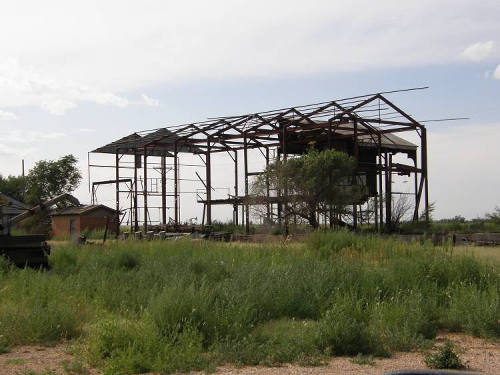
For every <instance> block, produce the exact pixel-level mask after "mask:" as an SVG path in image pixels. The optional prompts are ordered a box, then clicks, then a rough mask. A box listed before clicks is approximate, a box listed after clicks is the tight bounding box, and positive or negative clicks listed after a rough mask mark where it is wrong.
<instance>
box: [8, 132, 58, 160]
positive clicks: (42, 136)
mask: <svg viewBox="0 0 500 375" xmlns="http://www.w3.org/2000/svg"><path fill="white" fill-rule="evenodd" d="M65 136H66V135H65V134H64V133H61V132H40V131H35V130H24V129H2V128H0V154H1V155H16V156H21V157H24V156H26V155H30V154H35V153H39V152H40V149H43V148H44V147H47V142H51V141H58V140H59V139H61V138H64V137H65Z"/></svg>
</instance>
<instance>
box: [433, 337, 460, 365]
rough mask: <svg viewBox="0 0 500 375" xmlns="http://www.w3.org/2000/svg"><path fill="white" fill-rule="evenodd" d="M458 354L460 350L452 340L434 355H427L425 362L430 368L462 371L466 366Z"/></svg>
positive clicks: (446, 342)
mask: <svg viewBox="0 0 500 375" xmlns="http://www.w3.org/2000/svg"><path fill="white" fill-rule="evenodd" d="M458 352H459V348H458V347H457V346H456V345H454V344H453V343H452V342H451V341H450V340H446V341H445V342H444V344H443V345H442V346H440V347H438V348H437V350H436V351H435V352H434V353H430V354H427V355H426V356H425V358H424V362H425V364H426V365H427V366H428V367H430V368H434V369H461V368H463V367H464V364H463V363H462V360H461V359H460V356H459V354H458Z"/></svg>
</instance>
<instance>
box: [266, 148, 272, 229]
mask: <svg viewBox="0 0 500 375" xmlns="http://www.w3.org/2000/svg"><path fill="white" fill-rule="evenodd" d="M268 168H269V147H266V172H267V170H268ZM266 197H267V203H266V218H267V224H269V223H270V222H271V206H270V203H269V197H270V185H269V174H268V173H266Z"/></svg>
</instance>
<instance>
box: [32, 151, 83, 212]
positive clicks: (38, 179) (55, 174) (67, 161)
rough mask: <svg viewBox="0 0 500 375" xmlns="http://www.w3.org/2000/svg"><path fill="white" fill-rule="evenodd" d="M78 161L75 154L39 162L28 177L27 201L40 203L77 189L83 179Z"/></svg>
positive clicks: (33, 203)
mask: <svg viewBox="0 0 500 375" xmlns="http://www.w3.org/2000/svg"><path fill="white" fill-rule="evenodd" d="M76 163H77V159H76V158H75V157H74V156H73V155H66V156H63V157H61V158H60V159H58V160H40V161H39V162H37V163H36V164H35V166H34V167H33V168H32V169H31V170H30V171H29V173H28V176H27V179H26V190H27V192H26V203H29V204H32V205H35V204H39V203H42V202H44V201H46V200H48V199H51V198H54V197H55V196H57V195H60V194H63V193H71V192H72V191H73V190H75V189H76V188H77V187H78V185H79V184H80V181H81V179H82V175H81V173H80V171H79V169H78V167H77V165H76Z"/></svg>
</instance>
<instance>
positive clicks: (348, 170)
mask: <svg viewBox="0 0 500 375" xmlns="http://www.w3.org/2000/svg"><path fill="white" fill-rule="evenodd" d="M354 170H355V161H354V159H353V158H351V157H350V156H349V155H347V154H346V153H344V152H340V151H337V150H333V149H331V150H323V151H318V150H316V149H314V148H311V149H310V150H309V151H308V152H307V153H306V154H304V155H301V156H299V157H293V158H289V159H288V160H286V161H276V162H275V163H272V164H270V165H269V166H268V167H267V168H266V170H265V172H264V173H263V174H261V175H259V176H258V177H257V179H256V181H255V182H254V183H253V184H252V193H253V194H254V195H257V196H264V195H265V194H266V191H267V185H268V184H269V186H270V189H271V190H273V191H280V192H281V195H283V192H284V191H285V190H287V191H288V199H287V207H286V209H285V211H286V213H287V214H289V215H297V216H299V217H302V218H304V219H306V220H307V221H308V222H309V224H311V225H312V226H313V227H317V226H318V222H317V219H316V215H317V213H326V212H328V211H329V210H330V209H331V208H334V207H335V208H336V209H341V208H342V207H344V206H346V205H348V204H352V203H354V202H357V201H359V199H360V197H361V195H362V187H361V186H357V185H352V179H353V176H354Z"/></svg>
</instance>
